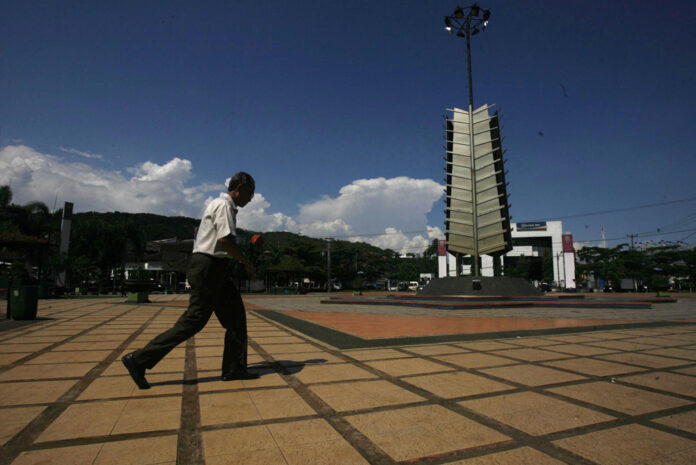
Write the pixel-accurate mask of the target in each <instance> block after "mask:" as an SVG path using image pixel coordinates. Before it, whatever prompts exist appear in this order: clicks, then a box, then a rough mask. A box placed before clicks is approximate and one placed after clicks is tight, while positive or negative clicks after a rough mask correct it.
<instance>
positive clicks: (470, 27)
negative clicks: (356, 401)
mask: <svg viewBox="0 0 696 465" xmlns="http://www.w3.org/2000/svg"><path fill="white" fill-rule="evenodd" d="M490 17H491V11H490V10H489V9H487V8H485V9H484V8H481V7H480V6H478V5H477V4H476V3H474V4H473V5H471V6H467V7H465V8H462V7H460V6H458V7H457V8H455V9H454V12H453V13H452V14H451V15H449V16H445V30H446V31H447V32H449V33H450V34H453V35H456V36H457V37H466V64H467V70H468V74H469V105H471V106H472V108H473V106H474V90H473V85H472V77H471V36H474V35H476V34H478V33H480V32H483V31H484V30H485V29H486V28H487V27H488V20H489V18H490Z"/></svg>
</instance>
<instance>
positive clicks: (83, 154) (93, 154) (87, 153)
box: [60, 147, 104, 160]
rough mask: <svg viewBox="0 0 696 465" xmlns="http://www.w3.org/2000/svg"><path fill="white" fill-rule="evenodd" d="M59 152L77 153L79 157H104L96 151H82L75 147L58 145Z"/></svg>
mask: <svg viewBox="0 0 696 465" xmlns="http://www.w3.org/2000/svg"><path fill="white" fill-rule="evenodd" d="M60 151H61V152H66V153H74V154H75V155H79V156H81V157H85V158H97V159H100V160H101V159H102V158H104V157H103V156H102V155H99V154H98V153H89V152H82V151H80V150H77V149H73V148H65V147H60Z"/></svg>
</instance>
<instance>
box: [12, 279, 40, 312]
mask: <svg viewBox="0 0 696 465" xmlns="http://www.w3.org/2000/svg"><path fill="white" fill-rule="evenodd" d="M38 301H39V286H36V285H22V286H18V287H13V288H11V289H10V298H9V299H8V304H10V312H11V315H12V319H13V320H35V319H36V309H37V307H38Z"/></svg>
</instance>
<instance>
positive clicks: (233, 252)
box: [218, 234, 256, 281]
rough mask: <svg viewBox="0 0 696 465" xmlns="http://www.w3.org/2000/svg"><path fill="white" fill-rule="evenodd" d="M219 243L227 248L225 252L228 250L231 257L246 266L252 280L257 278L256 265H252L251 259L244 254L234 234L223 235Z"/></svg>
mask: <svg viewBox="0 0 696 465" xmlns="http://www.w3.org/2000/svg"><path fill="white" fill-rule="evenodd" d="M218 244H220V245H221V246H222V248H223V249H225V252H227V254H228V255H229V256H230V257H232V258H234V259H235V260H237V261H238V262H240V263H241V264H242V265H244V268H246V271H247V274H248V275H249V278H250V279H251V280H252V281H255V280H256V269H255V268H254V265H252V264H251V262H250V261H249V259H248V258H246V257H245V256H244V254H243V253H242V249H240V248H239V246H238V245H237V243H236V242H235V241H234V236H233V235H231V234H229V235H227V236H225V237H221V238H220V239H218Z"/></svg>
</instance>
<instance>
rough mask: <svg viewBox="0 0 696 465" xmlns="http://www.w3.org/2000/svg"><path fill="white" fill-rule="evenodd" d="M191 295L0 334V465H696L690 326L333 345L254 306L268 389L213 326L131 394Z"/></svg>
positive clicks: (107, 307)
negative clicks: (132, 359)
mask: <svg viewBox="0 0 696 465" xmlns="http://www.w3.org/2000/svg"><path fill="white" fill-rule="evenodd" d="M186 298H187V296H171V295H170V296H157V297H156V300H157V301H156V302H154V303H153V304H148V305H140V306H135V305H124V304H122V303H121V300H120V299H113V298H111V299H79V300H47V301H41V302H40V310H39V313H40V316H43V317H48V318H49V319H47V320H43V321H41V322H39V323H36V324H32V325H28V326H23V327H20V328H17V329H13V330H9V331H5V332H0V464H10V463H13V464H47V463H48V464H50V463H55V464H61V465H62V464H68V463H72V464H91V465H94V464H129V465H135V464H152V465H154V464H159V465H164V464H175V463H177V462H178V463H192V464H237V463H238V464H263V465H273V464H285V465H287V464H298V465H307V464H321V465H325V464H394V463H398V462H408V463H413V464H416V465H418V464H426V463H427V464H434V465H435V464H452V465H454V464H461V465H475V464H482V465H493V464H529V465H532V464H533V465H545V464H549V465H550V464H593V463H594V464H622V465H623V464H636V465H638V464H665V465H666V464H670V465H677V464H689V463H696V325H694V324H691V325H687V324H684V325H679V326H656V327H651V328H632V329H623V330H611V331H602V330H599V331H593V332H583V333H566V334H547V335H539V334H536V335H534V336H530V337H518V338H508V339H496V340H481V341H470V342H456V343H438V344H428V345H417V346H393V347H388V348H375V349H356V350H338V349H335V348H333V347H330V346H326V345H324V344H321V343H318V342H316V341H315V340H313V339H311V338H309V337H307V336H305V335H303V334H301V333H298V332H296V331H294V330H291V329H288V328H285V327H283V326H282V325H280V324H278V323H276V322H274V321H272V320H267V319H265V318H264V317H263V313H262V312H260V313H255V312H253V311H251V312H249V314H248V329H249V336H250V344H249V363H250V368H251V370H256V371H258V372H259V373H261V374H262V376H261V378H260V379H258V380H248V381H233V382H222V381H220V379H219V374H220V364H221V355H222V341H223V334H224V330H223V329H222V328H221V327H220V325H219V324H218V322H217V321H216V320H215V318H212V319H211V321H210V323H209V324H208V326H207V327H206V328H205V329H204V330H203V331H201V332H200V333H199V334H197V335H196V336H195V337H194V338H193V339H191V340H189V341H188V342H187V343H185V344H182V345H181V346H179V347H178V348H176V349H175V350H174V351H172V352H171V353H170V354H169V355H168V356H167V357H166V358H165V359H164V360H163V361H162V362H161V363H160V364H159V365H158V366H157V367H156V368H155V370H152V371H150V372H148V374H147V376H148V379H149V381H150V382H151V384H152V389H150V390H146V391H141V390H138V389H137V388H136V387H135V386H134V384H133V383H132V382H131V380H130V378H129V377H128V376H127V373H126V371H125V369H124V368H123V366H122V364H121V362H120V357H121V356H123V354H125V353H127V352H128V351H130V350H133V349H135V348H138V347H141V346H143V345H144V344H146V343H147V342H148V341H149V340H150V339H151V338H153V337H154V336H155V335H157V334H159V333H160V332H162V331H164V330H166V329H168V328H169V327H170V326H171V325H172V324H173V323H174V322H175V321H176V319H177V318H178V317H179V315H180V314H181V313H182V311H183V310H184V309H185V301H186ZM266 302H272V301H271V300H270V299H268V300H264V299H256V300H253V303H254V306H253V308H260V307H263V305H264V304H265V303H266ZM284 302H285V304H284V305H286V307H287V306H288V305H290V304H289V303H288V302H291V299H287V298H286V299H285V300H284ZM301 302H302V301H301V300H298V308H296V309H295V310H300V308H299V305H300V304H301ZM680 311H683V310H680ZM693 314H694V315H696V305H695V306H694V309H693ZM382 316H383V317H385V318H386V317H388V315H382ZM411 317H412V318H415V317H417V316H416V315H411ZM448 318H454V317H448ZM467 318H471V316H468V317H467ZM489 318H490V317H489ZM546 318H548V315H547V316H546ZM385 321H388V318H387V319H386V320H385ZM487 324H488V323H487ZM506 324H509V322H508V323H506ZM530 325H531V326H534V325H533V324H530ZM379 334H387V335H388V334H389V332H388V328H380V329H379ZM184 457H186V458H184ZM191 457H193V458H191Z"/></svg>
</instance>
